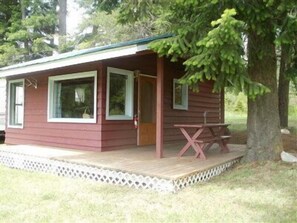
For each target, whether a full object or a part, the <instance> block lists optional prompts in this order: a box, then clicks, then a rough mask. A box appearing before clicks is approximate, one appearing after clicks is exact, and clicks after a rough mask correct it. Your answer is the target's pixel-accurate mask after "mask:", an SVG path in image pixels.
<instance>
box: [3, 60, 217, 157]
mask: <svg viewBox="0 0 297 223" xmlns="http://www.w3.org/2000/svg"><path fill="white" fill-rule="evenodd" d="M165 61H166V62H165V86H164V140H165V143H167V142H170V143H171V142H176V141H179V140H183V141H184V140H185V139H184V136H183V135H182V134H181V132H180V130H179V129H178V128H175V127H174V124H177V123H189V124H192V123H203V122H204V118H203V113H204V111H208V112H209V113H208V115H207V121H208V122H219V121H220V120H221V119H220V114H221V112H220V109H221V105H220V100H221V97H220V95H219V94H213V93H212V83H211V82H205V83H203V84H201V85H200V91H199V93H195V92H191V91H189V109H188V110H187V111H184V110H174V109H173V105H172V94H173V92H172V91H173V90H172V89H173V78H179V77H181V75H182V73H183V67H182V66H181V65H180V64H178V63H170V62H169V60H167V59H166V60H165ZM100 64H101V65H100ZM108 66H111V67H116V68H121V69H127V70H140V71H141V72H142V73H145V74H150V75H156V55H155V54H145V55H141V56H138V57H135V56H134V57H126V58H121V59H112V60H105V61H104V62H102V63H100V62H94V63H88V64H84V65H77V66H72V67H67V68H60V69H56V70H51V71H47V72H40V73H34V78H36V79H37V81H38V88H37V89H34V88H31V87H29V88H25V118H24V128H23V129H11V128H9V129H7V133H6V143H9V144H39V145H45V146H57V147H66V148H72V149H85V150H97V151H108V150H113V149H120V148H126V147H129V146H136V143H137V131H136V129H134V125H133V121H132V120H128V121H116V120H106V119H105V108H106V69H107V67H108ZM90 70H97V71H98V72H97V75H98V76H97V77H98V78H97V80H98V88H97V90H98V92H97V123H95V124H90V123H60V122H59V123H55V122H47V106H48V105H47V103H48V102H47V100H48V98H47V97H48V96H47V95H48V92H47V91H48V77H49V76H51V75H60V74H61V75H62V74H68V73H76V72H82V71H90ZM32 75H33V74H32ZM135 106H136V105H135Z"/></svg>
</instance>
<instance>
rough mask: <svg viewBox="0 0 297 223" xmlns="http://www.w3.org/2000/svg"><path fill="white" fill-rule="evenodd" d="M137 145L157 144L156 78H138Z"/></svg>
mask: <svg viewBox="0 0 297 223" xmlns="http://www.w3.org/2000/svg"><path fill="white" fill-rule="evenodd" d="M138 122H139V124H138V132H137V144H138V145H139V146H141V145H152V144H156V78H154V77H149V76H141V75H139V77H138Z"/></svg>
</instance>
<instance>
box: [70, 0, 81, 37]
mask: <svg viewBox="0 0 297 223" xmlns="http://www.w3.org/2000/svg"><path fill="white" fill-rule="evenodd" d="M82 18H83V10H82V9H81V8H79V6H78V4H77V3H75V0H68V1H67V33H68V34H70V35H73V34H74V33H75V32H76V30H77V27H78V24H79V23H80V22H81V21H82Z"/></svg>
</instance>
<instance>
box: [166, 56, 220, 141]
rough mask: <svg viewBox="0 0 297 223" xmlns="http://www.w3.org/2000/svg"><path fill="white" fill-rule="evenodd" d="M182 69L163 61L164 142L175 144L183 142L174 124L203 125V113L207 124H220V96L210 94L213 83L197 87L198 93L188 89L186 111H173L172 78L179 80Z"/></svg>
mask: <svg viewBox="0 0 297 223" xmlns="http://www.w3.org/2000/svg"><path fill="white" fill-rule="evenodd" d="M183 73H184V67H183V66H182V65H181V64H180V63H179V64H178V63H170V62H169V60H165V77H164V83H165V90H164V142H165V143H175V142H178V141H181V140H183V141H184V140H185V137H184V136H183V135H182V133H181V132H180V130H179V129H178V128H175V127H174V124H198V123H203V122H204V118H203V113H204V112H205V111H207V112H208V114H207V122H210V123H211V122H212V123H217V122H221V120H222V117H221V114H222V113H221V96H220V94H215V93H212V86H213V83H212V82H210V81H208V82H205V83H201V84H200V85H199V92H198V93H195V92H193V91H191V90H190V89H189V96H188V110H176V109H173V78H180V77H181V76H182V75H183Z"/></svg>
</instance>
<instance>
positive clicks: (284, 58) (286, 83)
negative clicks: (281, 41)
mask: <svg viewBox="0 0 297 223" xmlns="http://www.w3.org/2000/svg"><path fill="white" fill-rule="evenodd" d="M287 63H288V46H285V45H282V47H281V61H280V69H279V81H278V105H279V118H280V126H281V127H282V128H288V117H289V111H288V110H289V87H290V79H289V78H287V76H286V70H287Z"/></svg>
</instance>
